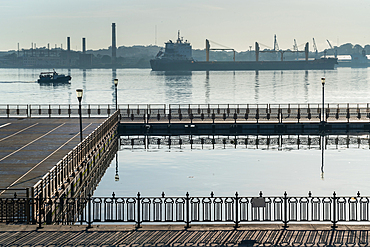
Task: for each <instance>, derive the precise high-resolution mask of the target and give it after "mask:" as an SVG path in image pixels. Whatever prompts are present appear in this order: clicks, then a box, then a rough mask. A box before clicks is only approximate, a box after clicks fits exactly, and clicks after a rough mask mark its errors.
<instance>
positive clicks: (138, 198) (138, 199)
mask: <svg viewBox="0 0 370 247" xmlns="http://www.w3.org/2000/svg"><path fill="white" fill-rule="evenodd" d="M140 200H141V198H140V192H138V193H137V222H136V223H137V225H136V228H140V227H141V226H140V224H141V222H140Z"/></svg>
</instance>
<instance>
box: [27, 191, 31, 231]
mask: <svg viewBox="0 0 370 247" xmlns="http://www.w3.org/2000/svg"><path fill="white" fill-rule="evenodd" d="M26 198H27V199H26V222H27V224H29V223H30V222H31V219H30V212H31V208H30V207H31V206H30V200H31V198H30V188H28V187H27V188H26Z"/></svg>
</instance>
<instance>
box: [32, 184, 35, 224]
mask: <svg viewBox="0 0 370 247" xmlns="http://www.w3.org/2000/svg"><path fill="white" fill-rule="evenodd" d="M35 204H36V203H35V188H34V187H31V205H32V217H31V218H32V224H35V223H36V218H35V215H36V205H35Z"/></svg>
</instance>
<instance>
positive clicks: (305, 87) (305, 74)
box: [303, 70, 310, 102]
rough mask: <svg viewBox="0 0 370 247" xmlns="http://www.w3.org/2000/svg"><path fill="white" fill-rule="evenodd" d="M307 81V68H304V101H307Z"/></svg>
mask: <svg viewBox="0 0 370 247" xmlns="http://www.w3.org/2000/svg"><path fill="white" fill-rule="evenodd" d="M309 85H310V84H309V82H308V70H305V72H304V87H303V88H304V100H305V102H308V86H309Z"/></svg>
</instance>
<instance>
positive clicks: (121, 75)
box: [0, 68, 370, 104]
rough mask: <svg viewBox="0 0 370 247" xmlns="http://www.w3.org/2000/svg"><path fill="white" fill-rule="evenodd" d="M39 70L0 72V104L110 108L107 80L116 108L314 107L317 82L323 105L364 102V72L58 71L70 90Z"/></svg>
mask: <svg viewBox="0 0 370 247" xmlns="http://www.w3.org/2000/svg"><path fill="white" fill-rule="evenodd" d="M41 71H43V70H39V69H0V87H1V92H2V95H3V96H2V97H0V104H54V103H56V104H67V103H68V104H75V103H78V101H77V98H76V94H75V90H76V89H77V88H82V89H84V96H83V100H82V102H83V103H84V104H92V103H104V104H106V103H114V98H115V97H114V83H113V79H114V78H118V79H119V84H118V103H122V104H123V103H144V104H146V103H150V104H154V103H167V104H170V103H172V104H177V103H185V104H188V103H189V104H190V103H194V104H197V103H199V104H204V103H213V104H238V103H240V104H245V103H250V104H254V103H320V102H321V77H326V85H325V101H326V102H330V103H365V102H368V101H369V100H368V99H369V98H370V90H369V89H370V72H369V71H370V70H369V69H368V68H358V69H351V68H338V69H335V70H330V71H317V70H316V71H315V70H312V71H259V72H254V71H236V72H233V71H210V72H209V73H208V74H207V72H191V73H187V74H165V73H162V72H151V70H149V69H117V70H111V69H93V70H81V69H71V70H66V69H60V70H57V72H58V73H62V74H69V75H71V76H72V81H71V84H67V85H64V84H63V85H49V84H46V85H45V84H42V85H40V84H38V83H36V82H35V81H36V80H37V78H38V76H39V74H40V72H41Z"/></svg>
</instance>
